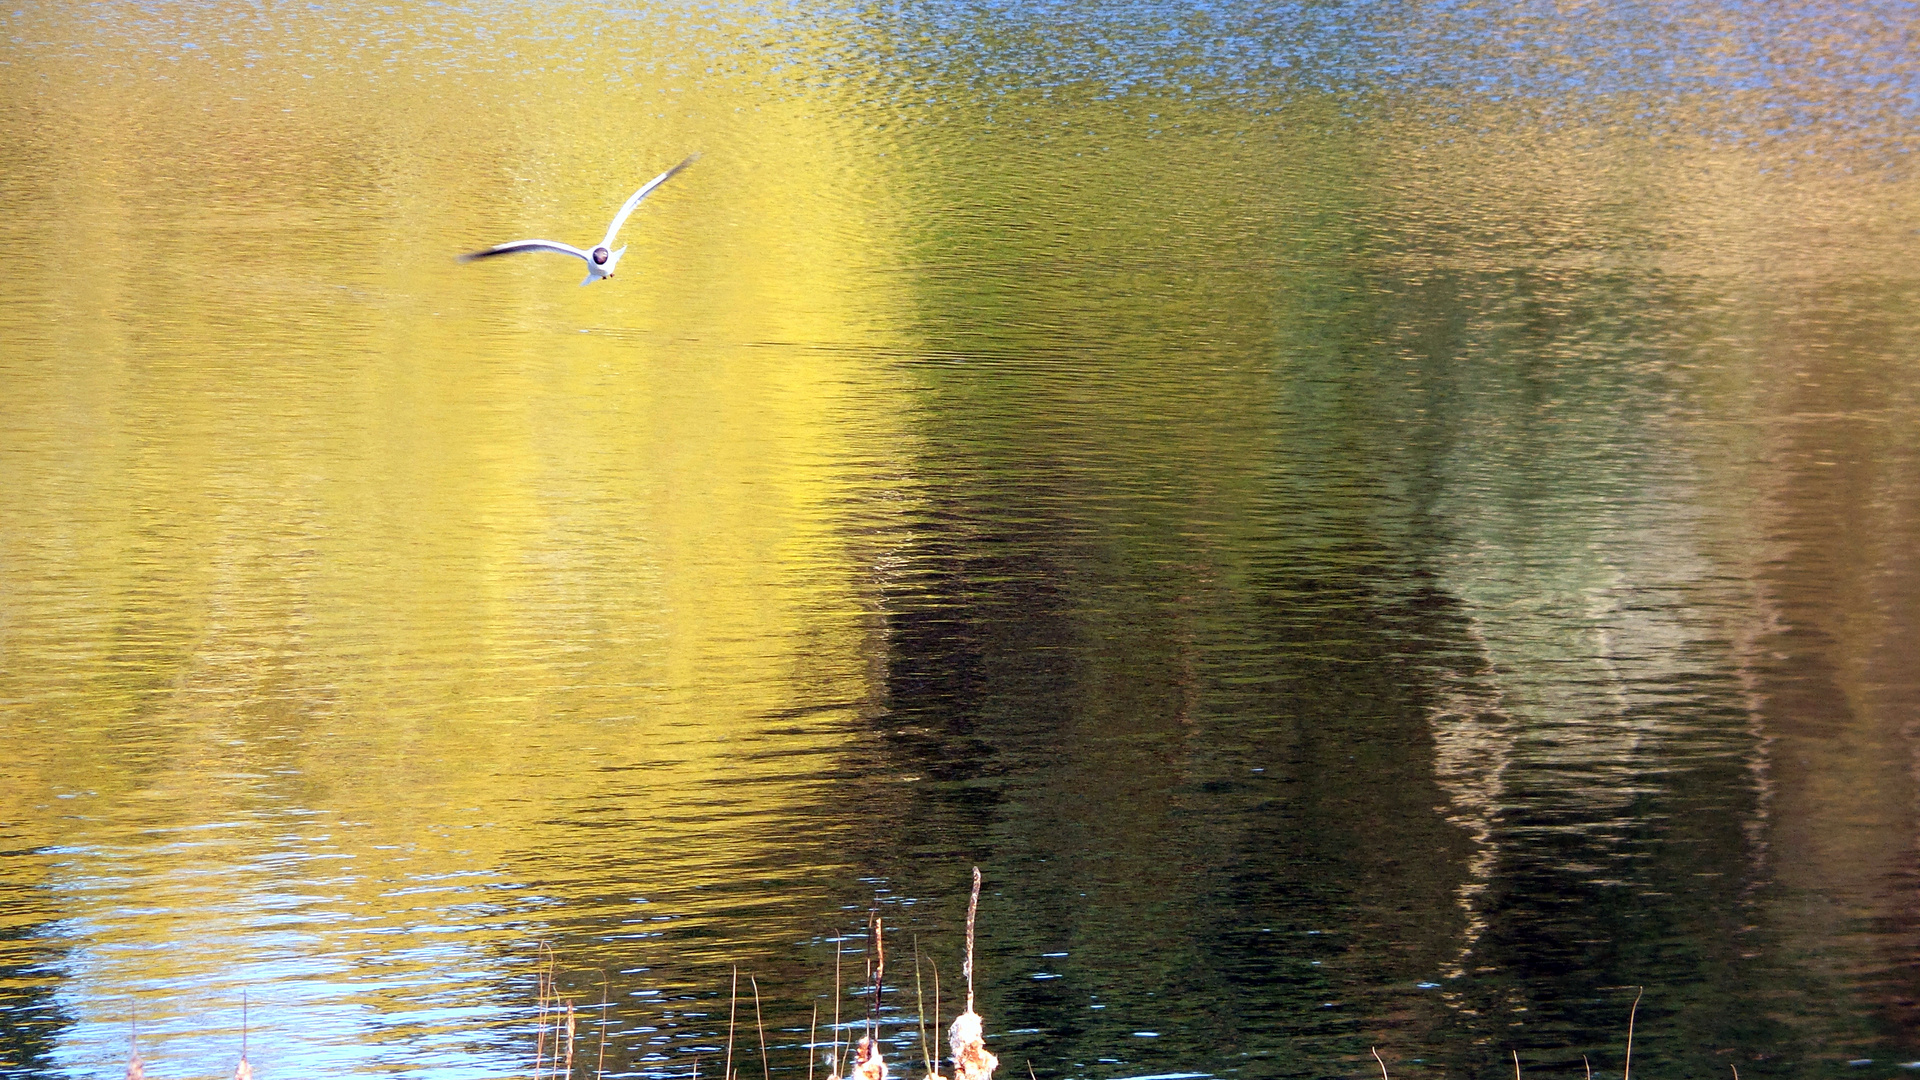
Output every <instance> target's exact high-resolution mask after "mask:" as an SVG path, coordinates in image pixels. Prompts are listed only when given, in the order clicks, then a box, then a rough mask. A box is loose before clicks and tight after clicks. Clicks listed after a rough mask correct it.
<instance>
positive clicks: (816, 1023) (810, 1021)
mask: <svg viewBox="0 0 1920 1080" xmlns="http://www.w3.org/2000/svg"><path fill="white" fill-rule="evenodd" d="M819 1041H820V1003H819V1002H817V1001H816V1002H814V1003H813V1015H812V1016H810V1017H808V1018H807V1080H813V1059H814V1058H815V1057H817V1056H818V1055H817V1054H815V1053H814V1044H815V1043H817V1042H819Z"/></svg>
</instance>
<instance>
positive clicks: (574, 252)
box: [460, 240, 593, 262]
mask: <svg viewBox="0 0 1920 1080" xmlns="http://www.w3.org/2000/svg"><path fill="white" fill-rule="evenodd" d="M522 251H551V252H554V253H555V254H559V255H571V256H573V257H574V258H576V259H580V260H582V261H585V262H592V261H593V260H592V256H590V255H588V254H587V253H586V252H584V251H581V250H580V249H579V248H577V247H574V246H573V245H572V244H562V243H559V242H558V241H554V240H514V241H512V242H510V243H506V244H495V245H494V246H492V247H490V248H487V249H486V250H485V251H475V252H472V253H470V254H466V255H462V256H460V261H461V262H472V261H473V260H475V259H490V258H492V257H493V256H495V255H516V254H518V253H520V252H522Z"/></svg>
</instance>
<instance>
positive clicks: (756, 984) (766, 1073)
mask: <svg viewBox="0 0 1920 1080" xmlns="http://www.w3.org/2000/svg"><path fill="white" fill-rule="evenodd" d="M747 981H748V982H750V983H752V984H753V1026H754V1027H757V1028H759V1029H760V1075H761V1076H762V1077H764V1078H765V1080H773V1066H772V1065H770V1064H768V1063H767V1024H766V1021H764V1020H762V1019H760V980H759V979H756V978H754V977H753V976H751V975H749V976H747Z"/></svg>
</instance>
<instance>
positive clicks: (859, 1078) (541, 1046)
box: [127, 866, 1740, 1080]
mask: <svg viewBox="0 0 1920 1080" xmlns="http://www.w3.org/2000/svg"><path fill="white" fill-rule="evenodd" d="M980 881H981V878H980V868H979V867H977V866H976V867H974V868H973V891H972V893H971V895H970V896H969V897H968V899H967V938H966V953H965V959H964V960H963V961H962V964H961V968H960V971H961V975H962V977H963V978H965V980H966V984H967V1003H966V1009H965V1010H964V1011H963V1012H961V1013H960V1015H959V1016H957V1017H955V1018H954V1021H953V1023H952V1025H950V1026H949V1027H948V1028H947V1048H948V1050H949V1051H950V1052H951V1053H950V1056H949V1057H947V1058H945V1059H944V1060H945V1061H946V1062H947V1063H948V1064H949V1065H950V1066H951V1070H952V1071H951V1072H950V1073H942V1072H941V1071H940V1065H941V1062H940V1061H936V1060H935V1059H934V1056H933V1046H934V1040H933V1038H932V1033H933V1032H938V1031H939V1030H940V1024H941V1008H940V971H939V968H938V966H934V971H933V1018H932V1022H931V1030H929V1024H928V1020H927V1016H926V1002H925V998H924V995H923V989H924V987H923V983H922V980H921V973H920V948H919V944H918V942H915V944H914V952H913V985H914V996H915V998H916V999H917V1005H918V1009H917V1012H916V1015H915V1018H914V1023H915V1024H916V1025H917V1026H918V1028H919V1035H920V1039H919V1044H920V1050H921V1061H920V1064H921V1067H922V1069H923V1070H924V1071H923V1072H922V1074H921V1077H920V1080H993V1077H994V1072H995V1070H997V1069H998V1068H999V1067H1000V1059H999V1058H998V1057H996V1056H995V1055H994V1053H993V1052H992V1051H991V1050H988V1049H987V1044H986V1028H985V1021H984V1020H983V1019H982V1017H981V1016H980V1014H979V1013H978V1012H977V1011H975V1008H974V995H973V942H974V923H975V919H976V917H977V916H978V914H979V908H980ZM867 938H868V941H869V942H871V947H870V948H869V950H868V953H867V968H866V983H865V985H867V986H870V987H871V999H870V1001H869V1005H868V1011H867V1019H866V1022H865V1024H864V1034H862V1035H861V1036H860V1037H859V1038H858V1039H850V1040H848V1042H847V1043H846V1044H845V1045H844V1046H843V1045H842V1043H841V1041H840V1032H841V1030H842V1028H841V1023H840V1002H841V1000H842V997H843V986H842V983H841V970H840V960H841V957H842V955H843V952H842V950H841V942H840V940H839V939H837V938H836V940H835V943H834V955H833V988H834V994H833V1002H834V1006H833V1007H834V1015H833V1017H832V1019H831V1024H832V1027H831V1029H830V1030H832V1032H833V1040H832V1041H831V1042H830V1043H828V1044H827V1048H828V1054H827V1059H826V1065H827V1069H826V1076H825V1078H824V1080H909V1077H908V1075H907V1072H906V1070H905V1069H904V1068H902V1069H900V1070H899V1071H895V1070H894V1069H893V1068H892V1067H891V1066H890V1065H889V1064H888V1063H887V1061H886V1059H885V1057H884V1056H883V1055H882V1053H881V1050H880V1040H879V1038H878V1035H879V1030H878V1029H879V1017H880V998H881V988H882V985H883V980H884V979H885V976H886V967H887V950H886V936H885V931H884V928H883V926H882V924H881V919H880V911H879V909H878V908H874V909H872V910H871V911H869V912H868V914H867ZM540 949H541V951H542V953H543V954H544V957H545V963H544V964H543V965H542V966H541V967H540V968H539V969H538V970H537V971H536V972H535V994H536V999H537V1004H536V1005H535V1011H534V1041H533V1071H532V1074H531V1076H530V1078H529V1080H573V1078H574V1075H575V1067H576V1064H577V1063H579V1059H578V1051H579V1049H580V1047H579V1018H578V1016H577V1014H576V1012H575V1010H574V1006H573V999H572V998H567V997H563V996H562V994H561V992H560V988H559V971H558V958H557V956H556V955H555V953H554V951H553V949H552V947H551V946H548V945H545V944H542V945H541V946H540ZM929 963H931V961H929ZM747 986H748V990H749V993H750V995H751V997H752V999H753V1020H754V1028H755V1031H756V1032H757V1033H758V1036H759V1044H760V1065H761V1073H762V1080H772V1066H771V1062H770V1059H769V1057H768V1055H767V1030H766V1026H765V1024H764V1022H763V1021H762V1019H761V1013H760V983H759V980H758V979H756V978H755V977H754V976H752V975H751V974H750V975H748V976H747ZM1643 992H1644V990H1642V991H1641V992H1637V993H1635V994H1634V997H1633V1006H1632V1008H1631V1010H1630V1011H1629V1012H1628V1015H1627V1045H1626V1057H1625V1060H1624V1062H1623V1063H1622V1065H1623V1067H1622V1070H1621V1080H1632V1076H1633V1027H1634V1021H1635V1019H1636V1017H1637V1016H1638V1014H1639V1011H1640V997H1641V993H1643ZM607 995H608V988H607V985H606V983H605V981H604V980H603V981H602V983H601V988H600V1010H599V1016H600V1017H601V1024H600V1033H599V1038H598V1040H597V1046H596V1047H595V1048H594V1067H593V1073H592V1080H604V1077H605V1075H606V1063H607V1039H606V1017H607V1016H608V997H607ZM740 1004H741V1000H740V969H739V968H738V967H735V968H734V969H733V975H732V980H731V987H730V991H729V994H728V1003H727V1044H726V1054H725V1057H724V1058H723V1060H722V1064H721V1075H720V1077H719V1080H740V1074H739V1071H738V1070H737V1069H736V1068H735V1062H734V1044H735V1039H736V1037H737V1035H738V1034H739V1031H738V1029H739V1023H740ZM240 1009H241V1024H240V1061H239V1064H238V1065H237V1066H236V1067H235V1068H234V1072H233V1080H253V1066H252V1064H251V1063H250V1062H249V1061H248V1059H247V1034H248V1033H247V1021H246V1015H247V1002H246V997H245V995H244V994H243V995H242V996H241V1004H240ZM819 1021H820V1015H819V1005H818V1004H816V1005H815V1006H814V1009H813V1018H812V1020H811V1022H810V1023H809V1025H808V1031H807V1041H806V1044H805V1046H806V1049H807V1080H817V1078H816V1071H815V1070H816V1066H817V1065H818V1064H819V1061H820V1055H819V1050H820V1049H821V1044H820V1042H819V1040H818V1035H819ZM130 1028H131V1029H130V1033H129V1037H128V1041H129V1046H128V1052H127V1080H146V1063H145V1061H143V1060H142V1059H141V1057H140V1026H139V1018H138V1017H137V1016H136V1017H133V1018H132V1019H131V1021H130ZM1369 1052H1370V1053H1371V1055H1372V1057H1373V1060H1374V1063H1375V1064H1376V1065H1377V1066H1378V1067H1379V1069H1380V1077H1381V1080H1393V1078H1392V1075H1391V1074H1390V1073H1389V1072H1388V1070H1387V1062H1386V1060H1385V1059H1384V1058H1382V1057H1381V1056H1380V1049H1379V1047H1377V1046H1376V1047H1372V1048H1371V1049H1370V1051H1369ZM1582 1061H1583V1062H1585V1057H1584V1055H1583V1057H1582ZM843 1069H844V1070H845V1071H844V1072H843V1071H842V1070H843ZM1027 1071H1028V1074H1029V1076H1030V1077H1032V1076H1033V1066H1032V1064H1031V1063H1029V1064H1028V1066H1027ZM1513 1075H1514V1080H1525V1077H1524V1075H1523V1074H1522V1072H1521V1067H1520V1054H1519V1051H1517V1050H1516V1051H1514V1052H1513ZM1739 1077H1740V1070H1739V1069H1738V1067H1735V1068H1734V1070H1733V1080H1739ZM687 1080H700V1058H699V1056H698V1055H695V1056H694V1058H693V1061H692V1064H691V1068H690V1070H689V1073H688V1076H687ZM1034 1080H1037V1078H1034ZM1586 1080H1593V1065H1592V1063H1591V1062H1586Z"/></svg>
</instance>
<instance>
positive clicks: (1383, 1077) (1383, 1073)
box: [1373, 1046, 1390, 1080]
mask: <svg viewBox="0 0 1920 1080" xmlns="http://www.w3.org/2000/svg"><path fill="white" fill-rule="evenodd" d="M1373 1060H1375V1061H1380V1048H1379V1047H1377V1046H1376V1047H1374V1048H1373ZM1380 1080H1390V1078H1389V1077H1388V1076H1387V1063H1386V1062H1384V1061H1380Z"/></svg>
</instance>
